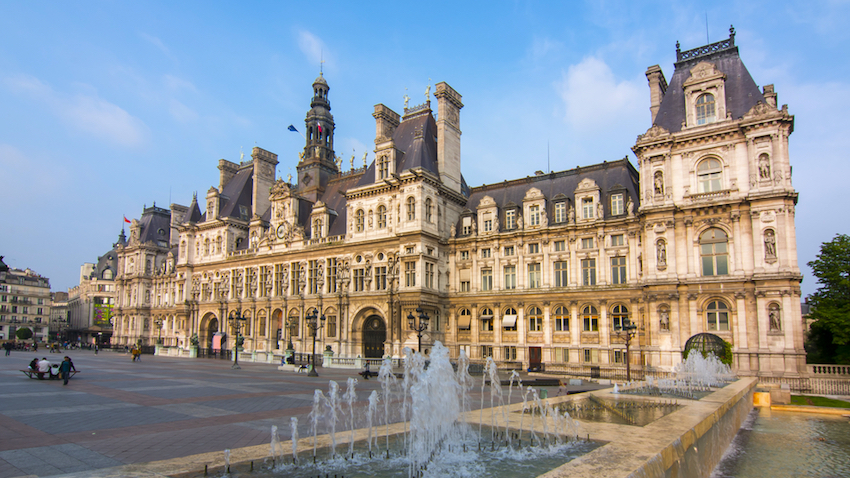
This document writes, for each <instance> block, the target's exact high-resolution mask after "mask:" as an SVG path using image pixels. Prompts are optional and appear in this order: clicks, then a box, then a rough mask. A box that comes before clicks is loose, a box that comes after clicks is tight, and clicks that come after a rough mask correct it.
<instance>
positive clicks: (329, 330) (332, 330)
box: [325, 308, 336, 337]
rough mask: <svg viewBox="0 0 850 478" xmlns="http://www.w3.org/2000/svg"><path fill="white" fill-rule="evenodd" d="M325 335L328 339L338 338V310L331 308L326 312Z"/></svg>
mask: <svg viewBox="0 0 850 478" xmlns="http://www.w3.org/2000/svg"><path fill="white" fill-rule="evenodd" d="M325 320H326V321H327V322H326V324H325V335H327V336H328V337H336V309H334V308H329V309H327V310H325Z"/></svg>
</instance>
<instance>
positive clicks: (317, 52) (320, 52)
mask: <svg viewBox="0 0 850 478" xmlns="http://www.w3.org/2000/svg"><path fill="white" fill-rule="evenodd" d="M298 48H300V49H301V53H303V54H304V56H305V57H307V61H309V62H311V63H313V64H315V65H319V62H321V61H323V60H324V62H325V63H328V60H329V59H330V55H329V54H328V49H327V48H326V47H325V44H324V42H323V41H322V39H321V38H319V37H317V36H316V35H313V34H312V33H310V32H308V31H307V30H300V31H299V32H298Z"/></svg>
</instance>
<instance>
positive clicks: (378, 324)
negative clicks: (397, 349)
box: [363, 315, 387, 358]
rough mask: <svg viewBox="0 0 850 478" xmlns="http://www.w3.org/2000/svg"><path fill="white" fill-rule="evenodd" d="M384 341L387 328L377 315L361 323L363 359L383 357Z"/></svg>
mask: <svg viewBox="0 0 850 478" xmlns="http://www.w3.org/2000/svg"><path fill="white" fill-rule="evenodd" d="M385 340H387V326H386V324H385V323H384V319H382V318H380V317H379V316H377V315H372V316H369V317H367V318H366V321H365V322H364V323H363V357H365V358H381V357H383V356H384V341H385Z"/></svg>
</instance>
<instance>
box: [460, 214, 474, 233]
mask: <svg viewBox="0 0 850 478" xmlns="http://www.w3.org/2000/svg"><path fill="white" fill-rule="evenodd" d="M461 234H462V235H464V236H468V235H470V234H472V218H471V217H468V216H467V217H465V218H463V220H462V226H461Z"/></svg>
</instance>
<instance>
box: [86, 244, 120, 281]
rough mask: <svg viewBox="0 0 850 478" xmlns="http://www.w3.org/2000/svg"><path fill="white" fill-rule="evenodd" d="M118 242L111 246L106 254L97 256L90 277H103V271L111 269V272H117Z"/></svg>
mask: <svg viewBox="0 0 850 478" xmlns="http://www.w3.org/2000/svg"><path fill="white" fill-rule="evenodd" d="M117 248H118V244H116V245H115V246H113V247H112V249H110V250H109V251H107V252H106V254H104V255H102V256H98V258H97V264H96V265H95V266H94V271H93V272H92V278H98V279H102V278H103V271H105V270H107V269H111V270H112V272H113V274H116V275H117V274H118V251H117V250H116V249H117Z"/></svg>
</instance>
